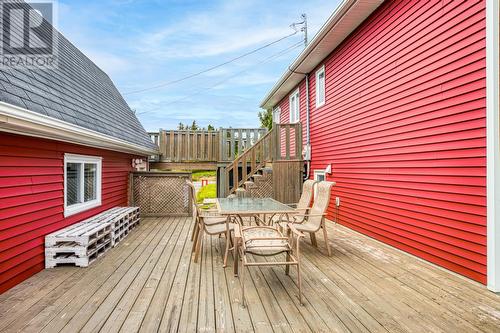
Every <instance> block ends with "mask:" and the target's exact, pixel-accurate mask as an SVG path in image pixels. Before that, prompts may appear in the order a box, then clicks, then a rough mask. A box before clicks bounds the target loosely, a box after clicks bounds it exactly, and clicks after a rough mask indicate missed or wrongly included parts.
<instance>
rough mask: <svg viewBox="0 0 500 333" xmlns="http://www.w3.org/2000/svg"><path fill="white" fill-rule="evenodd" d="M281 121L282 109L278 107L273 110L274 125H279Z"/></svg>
mask: <svg viewBox="0 0 500 333" xmlns="http://www.w3.org/2000/svg"><path fill="white" fill-rule="evenodd" d="M280 119H281V108H280V107H279V106H277V107H275V108H274V110H273V123H275V124H279V123H280V122H281V120H280Z"/></svg>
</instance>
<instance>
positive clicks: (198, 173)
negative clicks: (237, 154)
mask: <svg viewBox="0 0 500 333" xmlns="http://www.w3.org/2000/svg"><path fill="white" fill-rule="evenodd" d="M191 177H192V179H193V182H197V181H199V180H200V179H201V178H211V179H212V180H214V179H215V177H216V171H215V170H193V172H192V174H191Z"/></svg>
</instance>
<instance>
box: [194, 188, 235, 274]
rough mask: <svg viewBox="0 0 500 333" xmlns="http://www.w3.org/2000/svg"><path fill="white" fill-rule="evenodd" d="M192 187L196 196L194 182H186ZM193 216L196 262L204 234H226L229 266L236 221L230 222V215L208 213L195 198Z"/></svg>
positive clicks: (225, 260) (226, 253) (225, 257)
mask: <svg viewBox="0 0 500 333" xmlns="http://www.w3.org/2000/svg"><path fill="white" fill-rule="evenodd" d="M186 183H187V185H188V186H189V187H190V188H191V194H193V195H194V198H196V189H195V188H194V185H193V183H191V182H186ZM193 218H194V222H195V225H194V228H193V229H194V230H193V235H192V237H193V238H194V242H193V248H192V252H194V262H198V258H199V256H200V252H201V248H202V245H203V235H204V234H207V235H211V236H215V235H219V236H221V235H225V236H226V248H225V252H224V266H223V267H226V266H227V256H228V253H229V243H230V242H231V232H232V231H233V229H234V223H231V222H229V221H230V218H229V217H224V216H214V215H208V214H207V213H206V212H204V211H203V210H202V209H201V208H200V205H198V204H197V203H196V200H193Z"/></svg>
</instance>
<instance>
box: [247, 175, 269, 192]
mask: <svg viewBox="0 0 500 333" xmlns="http://www.w3.org/2000/svg"><path fill="white" fill-rule="evenodd" d="M254 184H255V187H253V188H252V189H251V190H250V195H251V196H252V197H253V198H273V175H272V173H265V174H264V177H262V178H260V179H258V180H257V179H256V181H255V183H254Z"/></svg>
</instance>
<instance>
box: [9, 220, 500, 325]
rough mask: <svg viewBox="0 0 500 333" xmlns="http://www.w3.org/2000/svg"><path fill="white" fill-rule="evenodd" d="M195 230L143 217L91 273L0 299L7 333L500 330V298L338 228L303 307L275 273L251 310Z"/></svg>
mask: <svg viewBox="0 0 500 333" xmlns="http://www.w3.org/2000/svg"><path fill="white" fill-rule="evenodd" d="M191 227H192V223H191V219H188V218H149V219H144V221H143V223H142V224H141V226H140V227H139V228H137V229H136V230H135V231H133V232H132V234H131V235H130V236H129V237H127V238H126V239H125V240H124V241H123V242H122V243H121V244H119V246H117V247H116V248H114V249H112V250H111V251H110V252H108V254H107V255H106V256H104V257H103V258H101V259H99V260H98V261H96V262H95V263H94V264H92V265H91V266H90V267H89V268H85V269H82V268H74V267H60V268H56V269H52V270H45V271H43V272H41V273H39V274H37V275H35V276H33V277H32V278H30V279H29V280H27V281H25V282H24V283H22V284H21V285H18V286H16V287H15V288H13V289H11V290H9V291H8V292H7V293H4V294H2V295H0V331H1V332H18V331H23V332H50V333H53V332H60V331H62V332H77V331H83V332H94V331H99V330H100V331H102V332H114V331H124V332H135V331H144V332H156V331H175V332H195V331H198V332H208V331H225V332H234V331H237V332H251V331H260V332H273V331H275V332H276V331H279V332H349V331H350V332H386V331H390V332H493V331H496V332H498V331H499V327H500V296H497V295H495V294H493V293H491V292H489V291H487V290H486V288H485V287H484V286H482V285H479V284H477V283H474V282H471V281H469V280H466V279H464V278H462V277H459V276H457V275H455V274H452V273H449V272H447V271H444V270H442V269H440V268H437V267H435V266H433V265H430V264H428V263H426V262H423V261H421V260H418V259H416V258H414V257H411V256H409V255H406V254H403V253H401V252H399V251H397V250H395V249H393V248H390V247H388V246H385V245H383V244H380V243H378V242H376V241H374V240H372V239H369V238H367V237H365V236H362V235H360V234H357V233H355V232H353V231H351V230H349V229H346V228H344V227H341V226H332V227H331V228H330V240H331V244H332V248H333V256H332V257H327V256H325V255H323V254H322V253H320V252H318V251H317V250H316V249H314V248H312V247H311V246H310V245H309V243H308V242H306V244H305V246H304V247H303V249H304V257H303V261H302V262H303V278H304V280H303V281H304V296H305V305H304V306H301V305H299V302H298V298H297V288H296V285H295V282H296V271H295V270H294V269H292V270H291V272H292V273H291V276H290V277H287V276H285V274H284V270H283V268H281V267H277V268H254V269H251V270H250V271H249V272H250V274H248V275H247V276H249V277H248V278H247V280H246V282H247V284H246V286H247V297H248V298H247V300H248V307H247V308H243V307H242V306H241V303H240V285H239V280H238V278H235V277H234V276H233V272H232V268H231V267H228V268H226V269H223V268H222V256H221V251H223V245H224V239H218V238H208V239H207V240H206V242H205V246H204V252H203V258H202V261H201V263H199V264H194V263H193V262H192V261H191V260H190V257H191V251H190V250H191V242H190V240H189V238H190V237H189V236H190V230H191ZM322 246H323V243H322V242H320V241H319V247H320V249H323V247H322Z"/></svg>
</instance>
